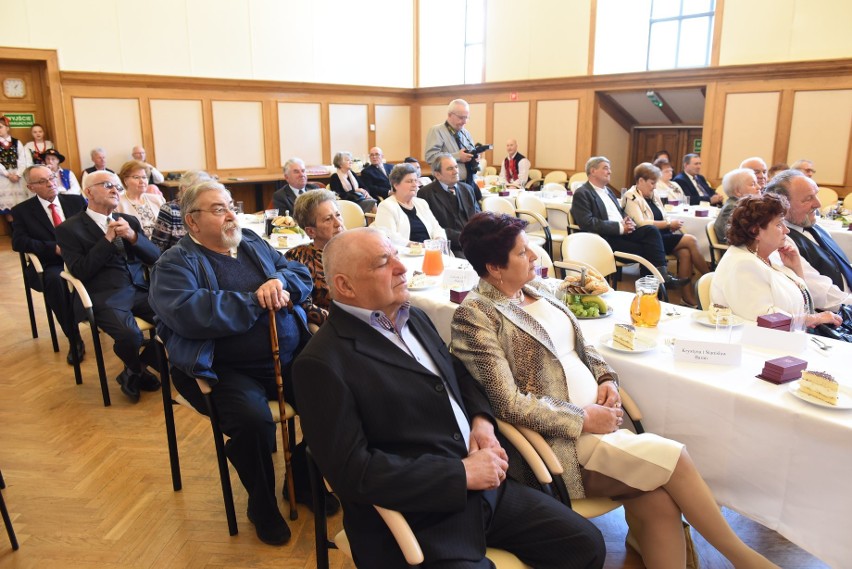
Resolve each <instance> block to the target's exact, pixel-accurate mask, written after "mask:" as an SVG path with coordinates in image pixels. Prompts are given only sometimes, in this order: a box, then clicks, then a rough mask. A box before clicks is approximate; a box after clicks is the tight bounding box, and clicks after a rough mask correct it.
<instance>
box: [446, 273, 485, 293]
mask: <svg viewBox="0 0 852 569" xmlns="http://www.w3.org/2000/svg"><path fill="white" fill-rule="evenodd" d="M443 277H444V279H443V280H444V282H443V286H444V288H454V289H457V290H470V289H471V288H473V285H475V284H476V280H477V279H478V278H479V277H478V275H477V274H476V271H473V270H471V269H444V274H443Z"/></svg>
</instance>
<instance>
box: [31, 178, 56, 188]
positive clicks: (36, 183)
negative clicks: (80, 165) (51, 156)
mask: <svg viewBox="0 0 852 569" xmlns="http://www.w3.org/2000/svg"><path fill="white" fill-rule="evenodd" d="M55 183H56V176H51V177H49V178H45V179H44V180H36V181H33V182H30V185H31V186H43V185H44V184H55Z"/></svg>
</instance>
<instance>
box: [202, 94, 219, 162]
mask: <svg viewBox="0 0 852 569" xmlns="http://www.w3.org/2000/svg"><path fill="white" fill-rule="evenodd" d="M202 103H203V105H202V112H203V117H204V151H205V153H206V157H207V171H208V172H210V173H211V174H213V173H215V172H216V169H217V166H216V164H217V156H216V145H215V144H214V143H213V142H214V137H215V135H214V131H215V129H214V128H213V101H212V100H211V99H210V97H209V96H204V97H203V98H202Z"/></svg>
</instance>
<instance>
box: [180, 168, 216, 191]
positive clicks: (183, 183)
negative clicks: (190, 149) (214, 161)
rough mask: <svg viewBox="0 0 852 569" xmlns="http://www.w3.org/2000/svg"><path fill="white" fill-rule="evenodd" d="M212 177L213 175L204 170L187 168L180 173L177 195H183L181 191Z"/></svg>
mask: <svg viewBox="0 0 852 569" xmlns="http://www.w3.org/2000/svg"><path fill="white" fill-rule="evenodd" d="M212 179H213V176H211V175H210V174H208V173H207V172H205V171H204V170H187V171H186V172H184V173H183V174H182V175H181V177H180V181H179V182H178V195H179V196H180V195H183V192H185V191H186V189H187V188H188V187H190V186H194V185H195V184H198V183H199V182H204V181H206V180H212Z"/></svg>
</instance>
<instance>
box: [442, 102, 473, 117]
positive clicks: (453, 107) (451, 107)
mask: <svg viewBox="0 0 852 569" xmlns="http://www.w3.org/2000/svg"><path fill="white" fill-rule="evenodd" d="M456 107H465V108H467V109H470V105H469V104H468V103H467V101H465V100H464V99H453V100H452V101H450V104H449V105H447V114H450V113H452V112H453V111H454V110H456Z"/></svg>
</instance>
